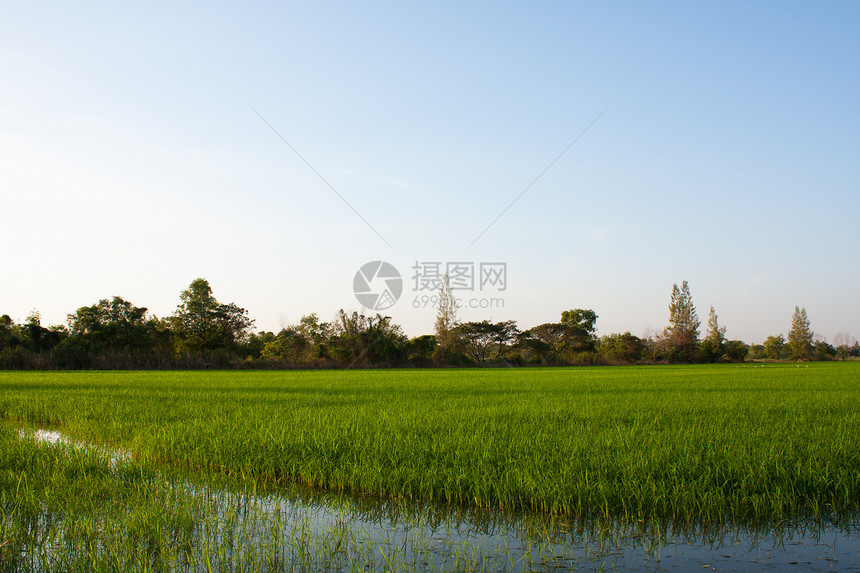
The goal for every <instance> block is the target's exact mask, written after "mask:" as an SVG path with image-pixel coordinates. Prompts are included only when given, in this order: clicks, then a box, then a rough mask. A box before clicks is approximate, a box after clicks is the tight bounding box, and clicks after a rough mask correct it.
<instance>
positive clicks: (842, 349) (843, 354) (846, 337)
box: [833, 332, 857, 360]
mask: <svg viewBox="0 0 860 573" xmlns="http://www.w3.org/2000/svg"><path fill="white" fill-rule="evenodd" d="M856 344H857V341H856V340H855V339H854V337H853V336H851V335H850V334H848V333H847V332H837V333H836V336H834V337H833V346H835V347H836V355H837V356H838V357H839V359H840V360H847V359H848V357H849V356H850V355H851V349H852V347H853V346H854V345H856Z"/></svg>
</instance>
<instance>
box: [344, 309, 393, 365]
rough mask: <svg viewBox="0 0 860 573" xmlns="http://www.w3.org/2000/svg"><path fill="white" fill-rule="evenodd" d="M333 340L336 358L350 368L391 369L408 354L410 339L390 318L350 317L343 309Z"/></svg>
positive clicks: (361, 315) (380, 316) (356, 313)
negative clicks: (374, 366) (382, 367)
mask: <svg viewBox="0 0 860 573" xmlns="http://www.w3.org/2000/svg"><path fill="white" fill-rule="evenodd" d="M334 331H335V336H334V337H333V338H332V340H331V345H332V350H333V352H334V354H335V356H336V357H337V358H338V359H339V360H340V361H341V362H342V363H343V364H346V365H350V366H353V365H390V364H392V363H396V362H399V361H400V360H401V359H402V358H404V357H405V354H406V344H407V342H408V339H407V338H406V336H405V335H404V334H403V330H402V329H401V328H400V326H399V325H397V324H394V323H392V322H391V317H390V316H382V315H380V314H377V315H376V316H375V317H374V316H365V315H363V314H359V313H358V312H353V313H352V314H347V313H346V312H344V311H343V309H341V310H340V311H339V312H338V320H337V322H336V323H335V327H334Z"/></svg>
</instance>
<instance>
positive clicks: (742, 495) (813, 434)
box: [0, 363, 860, 564]
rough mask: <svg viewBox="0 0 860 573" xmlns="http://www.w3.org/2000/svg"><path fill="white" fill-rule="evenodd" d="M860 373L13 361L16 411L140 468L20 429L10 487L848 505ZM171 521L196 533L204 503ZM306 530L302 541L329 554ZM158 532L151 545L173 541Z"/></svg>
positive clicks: (43, 491) (681, 514) (693, 505)
mask: <svg viewBox="0 0 860 573" xmlns="http://www.w3.org/2000/svg"><path fill="white" fill-rule="evenodd" d="M858 375H860V366H858V364H856V363H817V364H812V365H810V367H809V368H806V367H803V368H798V367H796V365H776V366H773V367H768V368H756V367H753V366H752V365H746V366H738V365H707V366H673V367H619V368H605V367H604V368H568V369H563V368H559V369H499V370H494V369H480V370H477V369H470V370H384V371H378V370H376V371H373V370H363V371H290V372H235V371H231V372H199V371H197V372H64V373H61V372H14V373H12V372H2V373H0V416H2V418H3V419H5V420H6V421H7V424H13V425H20V426H27V427H39V428H52V429H57V430H60V431H62V432H63V433H64V434H66V435H68V436H71V437H73V438H75V439H77V440H81V441H82V442H86V443H88V444H91V445H95V446H98V447H100V448H102V449H116V450H122V451H125V452H128V453H129V454H130V455H131V456H132V460H133V461H134V463H130V464H125V465H123V469H122V470H120V471H118V472H117V471H114V470H112V469H111V467H110V464H108V465H107V467H105V466H104V464H103V463H102V462H101V461H96V459H95V458H96V457H97V456H96V455H95V454H93V455H92V456H89V457H88V455H86V454H85V453H84V452H81V451H79V450H75V449H74V448H72V447H70V446H69V447H63V446H61V447H60V449H62V450H63V451H64V452H65V453H64V454H63V457H64V459H65V460H66V461H60V460H59V457H60V456H57V459H53V458H50V459H49V458H44V459H42V458H41V457H40V458H38V460H37V462H38V465H37V466H36V467H32V468H30V470H28V471H27V472H24V471H23V470H22V467H24V466H26V463H28V462H26V461H25V460H23V459H21V458H20V457H18V458H16V457H15V455H13V453H14V451H17V450H16V448H19V447H23V446H20V442H21V440H20V439H18V438H17V436H14V435H13V437H12V438H10V439H8V440H7V442H8V443H9V448H10V452H13V453H9V452H5V451H4V453H3V454H0V455H3V456H5V458H4V459H3V460H2V461H3V465H0V468H2V470H0V471H2V472H3V473H2V475H0V484H2V487H3V491H6V492H11V491H15V489H16V488H18V489H19V490H20V489H21V488H24V490H25V491H27V492H29V493H28V494H27V495H25V496H22V497H21V498H20V499H19V498H17V497H16V498H15V499H14V501H13V500H12V498H10V499H9V503H11V504H13V505H12V506H10V508H11V509H13V510H14V511H15V512H16V515H18V516H24V515H32V516H38V515H40V514H39V512H38V508H39V507H41V504H43V503H45V500H51V501H50V503H51V504H54V507H57V508H60V507H69V506H70V504H80V503H81V500H84V501H86V500H89V501H87V503H89V504H90V505H89V506H84V507H95V506H96V505H98V504H99V503H103V502H104V500H105V499H111V500H114V499H115V498H119V501H116V502H115V503H121V500H122V499H123V497H125V498H127V499H132V500H133V499H142V498H141V497H140V496H152V497H153V498H154V499H158V500H159V501H160V503H162V504H163V505H164V504H170V503H174V502H176V501H177V500H176V499H175V498H174V499H171V496H172V495H174V496H175V494H173V493H170V492H169V491H168V490H166V489H163V488H161V486H160V485H159V484H161V482H160V481H159V478H154V477H152V474H151V472H152V471H154V470H152V468H153V467H157V468H162V469H164V468H170V469H171V471H176V472H181V475H193V476H198V477H205V476H211V477H213V478H215V477H217V478H219V479H220V478H226V479H235V480H239V482H240V483H247V484H265V487H272V486H279V485H280V486H292V484H301V485H304V486H309V487H313V488H322V489H323V490H325V491H330V492H333V493H338V492H345V493H350V494H352V495H357V496H371V497H377V498H382V499H388V500H394V501H398V500H399V501H402V502H409V501H424V502H427V501H430V502H445V503H452V504H460V505H462V506H465V507H473V508H486V509H488V510H492V509H504V510H507V511H535V512H539V513H543V514H554V515H559V516H564V517H565V518H571V517H581V518H583V519H586V518H601V519H603V520H606V521H610V522H611V521H613V520H621V521H623V522H625V523H628V524H635V523H646V522H647V523H654V522H655V521H660V520H669V521H671V522H673V523H677V524H684V523H687V524H690V526H691V527H692V526H694V525H695V524H696V523H700V522H703V521H725V522H731V521H747V522H763V521H766V522H776V521H780V520H785V519H788V518H790V517H791V516H793V515H796V514H812V515H816V514H828V515H830V514H836V515H840V514H842V513H843V512H853V511H856V510H857V509H858V504H860V473H858V472H857V468H858V467H860V389H858V380H860V376H858ZM13 438H14V439H13ZM13 442H14V443H17V444H19V445H18V446H15V445H13ZM22 464H24V465H23V466H22ZM147 472H150V473H147ZM82 475H86V476H88V480H89V482H81V481H80V480H78V479H77V478H79V477H80V476H82ZM115 479H119V480H120V481H121V482H122V483H127V484H129V488H131V487H132V486H133V488H134V490H133V491H132V490H131V489H126V488H120V489H119V490H117V489H116V487H115V485H114V483H113V480H115ZM82 483H83V485H81V484H82ZM254 487H256V485H254ZM160 488H161V489H160ZM84 490H86V491H84ZM28 496H29V497H28ZM111 503H114V501H112V502H111ZM164 507H167V505H164ZM81 511H83V510H81ZM189 512H190V513H191V514H193V513H194V512H193V511H192V510H189ZM35 518H36V517H34V519H35ZM172 519H175V525H174V526H172V527H174V528H175V529H174V530H173V532H172V533H171V534H172V535H175V536H176V537H177V539H182V534H181V533H180V531H181V530H182V527H183V526H182V523H183V520H184V519H185V520H187V519H188V518H187V516H186V517H182V516H181V515H177V516H176V517H175V518H172ZM233 522H234V523H237V524H238V523H240V522H241V519H240V518H239V516H235V518H233ZM124 523H125V526H126V527H129V528H130V530H129V531H130V533H131V534H132V535H134V536H136V539H138V540H140V541H141V542H142V543H143V542H144V541H146V540H147V539H154V540H159V539H163V538H164V535H163V534H162V530H161V529H158V527H162V526H161V525H156V524H153V519H150V517H148V516H147V515H146V514H145V513H142V514H130V515H128V516H127V518H126V520H125V522H124ZM153 527H154V528H155V529H152V528H153ZM87 531H88V530H85V529H84V530H82V531H81V532H80V535H81V536H82V537H81V539H89V538H90V537H92V536H93V535H96V534H92V535H91V534H90V533H88V532H87ZM88 536H89V537H88ZM96 537H98V535H96ZM297 539H298V541H297V543H298V545H297V548H296V550H297V551H298V553H299V554H302V552H304V553H305V554H309V552H312V551H313V547H312V542H311V541H310V539H309V538H308V537H307V536H305V537H302V536H299V537H298V538H297ZM2 541H3V539H0V542H2ZM152 543H153V544H150V545H148V546H147V547H148V549H147V551H148V553H149V554H159V553H160V552H161V553H163V552H166V551H168V549H167V548H166V547H165V546H164V545H161V546H159V545H158V543H161V542H160V541H153V542H152ZM335 543H337V541H335ZM144 545H145V543H144ZM217 558H218V560H219V561H223V560H229V559H230V557H229V556H228V555H226V554H221V555H218V556H217ZM120 561H121V560H120ZM120 561H117V562H116V564H121V563H120Z"/></svg>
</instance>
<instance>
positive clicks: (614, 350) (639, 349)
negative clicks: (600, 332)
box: [598, 331, 645, 364]
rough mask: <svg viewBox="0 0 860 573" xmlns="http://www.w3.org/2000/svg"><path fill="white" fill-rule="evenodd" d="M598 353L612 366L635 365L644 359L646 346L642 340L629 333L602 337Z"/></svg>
mask: <svg viewBox="0 0 860 573" xmlns="http://www.w3.org/2000/svg"><path fill="white" fill-rule="evenodd" d="M598 351H599V352H600V356H601V358H603V359H604V360H605V361H607V362H609V363H611V364H633V363H636V362H639V361H640V360H641V359H642V354H643V352H644V351H645V345H644V343H643V340H642V339H641V338H639V337H638V336H635V335H633V334H630V332H629V331H628V332H625V333H624V334H617V333H613V334H609V335H606V336H604V337H602V338H601V339H600V346H599V347H598Z"/></svg>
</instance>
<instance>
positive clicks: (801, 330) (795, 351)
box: [788, 306, 813, 360]
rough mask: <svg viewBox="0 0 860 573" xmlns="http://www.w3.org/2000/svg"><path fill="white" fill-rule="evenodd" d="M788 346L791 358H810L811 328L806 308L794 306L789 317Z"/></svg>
mask: <svg viewBox="0 0 860 573" xmlns="http://www.w3.org/2000/svg"><path fill="white" fill-rule="evenodd" d="M788 346H789V348H790V349H791V359H792V360H809V359H810V358H812V350H813V348H812V330H811V328H810V325H809V318H807V316H806V308H800V307H798V306H795V307H794V315H793V316H792V317H791V330H790V331H789V333H788Z"/></svg>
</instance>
